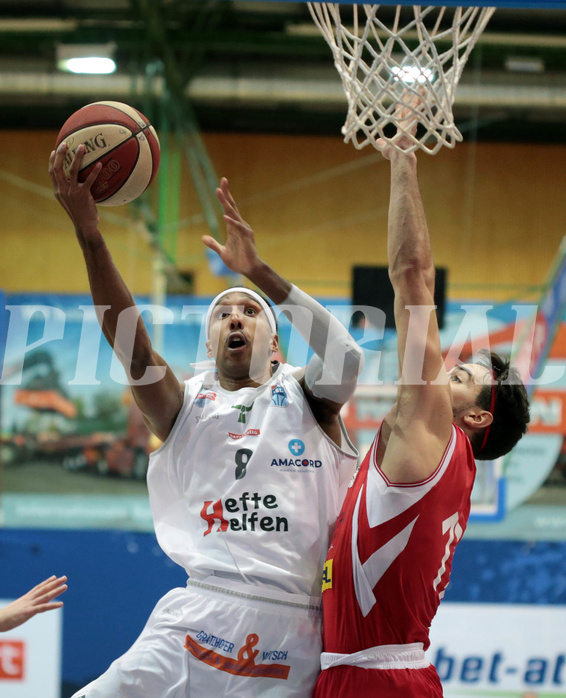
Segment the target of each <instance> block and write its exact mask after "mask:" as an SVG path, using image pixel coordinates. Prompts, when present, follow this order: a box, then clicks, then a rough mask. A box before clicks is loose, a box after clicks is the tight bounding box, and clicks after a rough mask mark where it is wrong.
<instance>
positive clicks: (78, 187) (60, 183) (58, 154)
mask: <svg viewBox="0 0 566 698" xmlns="http://www.w3.org/2000/svg"><path fill="white" fill-rule="evenodd" d="M84 152H85V147H84V145H83V144H82V143H81V144H80V145H79V146H78V147H77V150H76V152H75V155H74V157H73V161H72V163H71V167H70V169H69V176H68V177H67V176H66V174H65V171H64V169H63V162H64V160H65V156H66V155H67V144H66V143H65V142H63V143H61V145H60V146H59V147H58V148H57V150H54V151H53V152H52V153H51V156H50V157H49V176H50V177H51V183H52V185H53V194H54V195H55V198H56V199H57V201H58V202H59V203H60V204H61V206H62V207H63V208H64V209H65V211H66V212H67V215H68V216H69V218H70V219H71V220H72V221H73V223H74V225H75V229H76V230H77V232H78V231H79V230H80V231H86V230H88V229H89V227H93V228H95V229H96V228H98V210H97V208H96V204H95V203H94V199H93V197H92V194H91V191H90V190H91V187H92V185H93V184H94V181H95V180H96V178H97V177H98V175H99V174H100V170H101V169H102V164H101V163H100V162H98V163H97V164H96V165H95V166H94V167H93V169H92V171H91V172H90V174H89V175H88V177H87V178H86V180H85V181H84V182H79V179H78V178H79V170H80V167H81V162H82V159H83V156H84Z"/></svg>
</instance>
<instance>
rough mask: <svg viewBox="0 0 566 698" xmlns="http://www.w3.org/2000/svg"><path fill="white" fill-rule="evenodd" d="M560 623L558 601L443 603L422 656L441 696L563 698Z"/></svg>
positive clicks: (564, 649)
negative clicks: (540, 603) (430, 667)
mask: <svg viewBox="0 0 566 698" xmlns="http://www.w3.org/2000/svg"><path fill="white" fill-rule="evenodd" d="M565 627H566V608H564V607H561V606H555V607H552V606H531V605H515V604H508V605H507V604H473V603H469V604H468V603H449V602H444V603H442V604H441V605H440V608H439V610H438V614H437V616H436V618H435V619H434V620H433V622H432V627H431V646H430V648H429V650H428V651H427V657H428V659H429V661H431V662H432V663H433V664H434V665H435V667H436V670H437V671H438V675H439V677H440V681H441V682H442V686H443V689H444V696H445V698H472V696H473V697H474V698H476V697H477V696H480V695H481V696H485V697H486V698H504V697H505V698H507V697H508V696H512V695H516V696H522V695H523V694H525V695H530V694H531V693H532V694H534V695H536V696H541V697H542V696H545V698H548V697H549V696H556V697H557V698H558V697H559V696H561V697H562V698H566V633H565V632H564V628H565Z"/></svg>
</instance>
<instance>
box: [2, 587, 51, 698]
mask: <svg viewBox="0 0 566 698" xmlns="http://www.w3.org/2000/svg"><path fill="white" fill-rule="evenodd" d="M12 600H13V599H0V608H2V607H4V606H5V605H7V604H8V603H10V602H11V601H12ZM62 618H63V614H62V611H61V610H60V609H56V610H54V611H50V612H49V613H42V614H39V615H37V616H35V617H34V618H32V619H31V620H29V621H28V622H27V623H24V624H23V625H20V626H19V627H18V628H14V630H10V631H8V632H4V633H0V696H2V698H32V696H37V697H39V696H41V698H60V695H61V627H62Z"/></svg>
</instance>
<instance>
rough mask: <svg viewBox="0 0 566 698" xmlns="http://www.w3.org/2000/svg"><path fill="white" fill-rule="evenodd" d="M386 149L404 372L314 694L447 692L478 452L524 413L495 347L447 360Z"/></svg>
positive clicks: (337, 546) (402, 186)
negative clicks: (459, 568) (453, 584)
mask: <svg viewBox="0 0 566 698" xmlns="http://www.w3.org/2000/svg"><path fill="white" fill-rule="evenodd" d="M398 144H399V145H400V146H401V147H408V146H409V145H410V140H409V139H408V138H406V137H405V138H403V137H401V136H399V137H398ZM382 153H383V155H384V156H385V157H386V158H387V159H388V160H389V161H390V164H391V198H390V207H389V229H388V236H387V253H388V259H389V275H390V278H391V281H392V285H393V289H394V291H395V305H394V312H395V324H396V328H397V335H398V355H399V375H400V380H399V388H398V395H397V402H396V405H395V406H394V408H393V409H392V410H391V412H390V413H389V414H388V415H387V416H386V418H385V420H384V422H383V424H382V426H381V428H380V430H379V432H378V434H377V435H376V438H375V440H374V443H373V445H372V447H371V449H370V451H369V453H368V454H367V456H366V458H365V459H364V461H363V463H362V464H361V466H360V469H359V471H358V472H357V474H356V478H355V480H354V482H353V484H352V487H351V488H350V490H349V492H348V494H347V496H346V500H345V502H344V506H343V508H342V511H341V513H340V516H339V518H338V522H337V525H336V530H335V532H334V536H333V539H332V543H331V546H330V549H329V552H328V557H327V561H326V564H325V573H324V575H323V587H322V588H323V595H322V598H323V611H324V624H323V627H324V650H325V651H324V653H323V655H322V672H321V675H320V677H319V679H318V681H317V684H316V688H315V691H314V696H315V698H336V697H337V696H339V697H340V698H441V696H442V687H441V684H440V680H439V678H438V674H437V673H436V670H435V668H434V666H432V665H431V664H430V663H429V661H428V660H427V658H426V656H425V650H426V649H427V647H428V646H429V644H430V643H429V627H430V624H431V621H432V619H433V617H434V615H435V613H436V610H437V608H438V605H439V603H440V600H441V599H442V597H443V595H444V590H445V589H446V586H447V584H448V580H449V576H450V570H451V564H452V556H453V554H454V549H455V547H456V545H457V543H458V541H459V540H460V539H461V537H462V535H463V533H464V530H465V528H466V524H467V520H468V515H469V512H470V496H471V490H472V485H473V482H474V477H475V458H478V459H493V458H497V457H499V456H501V455H503V454H505V453H507V452H508V451H509V450H511V448H512V447H513V446H514V445H515V443H516V442H517V441H518V440H519V439H520V438H521V437H522V435H523V434H524V433H525V431H526V427H527V423H528V421H529V407H528V399H527V394H526V391H525V388H524V386H523V385H522V383H521V381H520V379H519V377H518V375H517V374H516V372H515V371H514V370H513V369H510V367H509V365H508V364H507V363H506V362H504V361H503V360H502V359H501V358H500V357H498V356H497V355H495V354H493V353H491V354H490V353H489V352H485V353H483V354H482V355H481V356H480V357H477V361H475V362H473V363H469V364H464V365H460V366H457V367H455V368H454V369H453V370H451V371H450V372H449V373H448V372H447V371H446V369H445V367H444V363H443V360H442V355H441V351H440V339H439V333H438V323H437V319H436V314H435V313H434V300H433V299H434V277H435V270H434V265H433V260H432V253H431V246H430V240H429V235H428V229H427V224H426V219H425V214H424V210H423V205H422V201H421V197H420V193H419V186H418V180H417V161H416V156H415V155H414V153H408V152H399V151H397V150H396V149H394V148H393V147H391V146H390V145H389V146H386V145H385V143H383V142H382ZM463 631H464V630H463Z"/></svg>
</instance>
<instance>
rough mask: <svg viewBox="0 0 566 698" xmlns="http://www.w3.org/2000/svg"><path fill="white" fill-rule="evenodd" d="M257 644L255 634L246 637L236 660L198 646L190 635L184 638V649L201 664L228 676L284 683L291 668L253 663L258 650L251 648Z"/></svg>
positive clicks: (283, 665)
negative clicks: (281, 680)
mask: <svg viewBox="0 0 566 698" xmlns="http://www.w3.org/2000/svg"><path fill="white" fill-rule="evenodd" d="M258 642H259V637H258V636H257V635H256V634H255V633H251V634H250V635H248V636H247V638H246V644H245V645H244V646H243V647H241V648H240V651H239V652H238V658H237V659H234V658H233V657H225V656H224V655H222V654H218V652H215V651H214V650H211V649H207V648H206V647H203V646H202V645H199V643H198V642H196V641H195V640H193V638H192V637H191V636H190V635H187V637H186V638H185V649H187V650H189V652H190V653H191V654H192V655H193V656H194V657H196V658H197V659H198V660H200V661H201V662H204V663H205V664H208V665H209V666H212V667H214V668H215V669H220V671H226V672H227V673H228V674H235V675H237V676H252V677H260V676H261V677H264V678H268V679H283V680H284V681H286V680H287V678H288V676H289V670H290V668H291V667H289V666H286V665H285V664H256V663H255V658H256V657H257V655H258V654H259V650H254V649H253V648H254V647H255V646H256V645H257V643H258Z"/></svg>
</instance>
